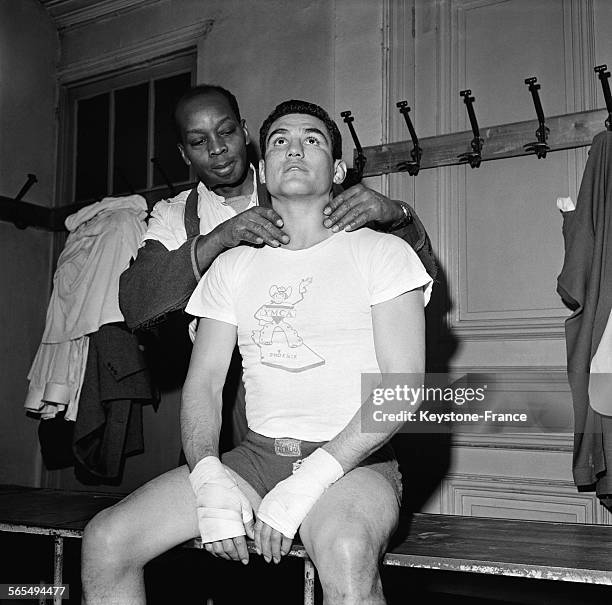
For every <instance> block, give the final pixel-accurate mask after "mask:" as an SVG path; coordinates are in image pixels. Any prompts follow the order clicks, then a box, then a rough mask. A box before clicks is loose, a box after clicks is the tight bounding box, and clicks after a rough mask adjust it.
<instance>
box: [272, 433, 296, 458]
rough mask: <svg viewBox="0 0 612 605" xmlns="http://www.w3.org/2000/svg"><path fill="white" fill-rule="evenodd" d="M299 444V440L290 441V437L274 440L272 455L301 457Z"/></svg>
mask: <svg viewBox="0 0 612 605" xmlns="http://www.w3.org/2000/svg"><path fill="white" fill-rule="evenodd" d="M301 443H302V441H301V440H300V439H292V438H291V437H282V438H277V439H274V453H275V454H276V455H277V456H291V457H294V456H301V455H302V447H301Z"/></svg>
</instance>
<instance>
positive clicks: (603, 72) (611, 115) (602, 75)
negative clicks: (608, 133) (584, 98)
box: [594, 65, 612, 130]
mask: <svg viewBox="0 0 612 605" xmlns="http://www.w3.org/2000/svg"><path fill="white" fill-rule="evenodd" d="M607 69H608V66H607V65H598V66H597V67H595V68H594V71H595V73H596V74H597V77H598V78H599V80H600V81H601V87H602V89H603V95H604V99H605V101H606V109H607V110H608V118H607V120H606V128H607V129H608V130H612V95H611V94H610V84H609V83H608V79H609V78H610V72H609V71H607Z"/></svg>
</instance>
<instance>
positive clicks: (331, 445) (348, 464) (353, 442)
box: [323, 403, 404, 473]
mask: <svg viewBox="0 0 612 605" xmlns="http://www.w3.org/2000/svg"><path fill="white" fill-rule="evenodd" d="M365 405H371V404H370V403H366V404H365ZM403 425H404V423H403V422H394V423H391V422H385V423H384V426H383V427H381V429H383V428H384V429H385V430H386V432H384V433H364V432H363V431H362V424H361V410H359V411H358V412H357V413H356V414H355V415H354V416H353V417H352V418H351V420H350V422H349V423H348V424H347V425H346V426H345V427H344V428H343V429H342V430H341V431H340V432H339V433H338V434H337V435H336V436H335V437H334V438H333V439H331V440H330V441H328V442H327V443H326V444H325V445H324V446H323V449H324V450H326V451H327V453H328V454H331V455H332V456H333V457H334V458H335V459H336V460H337V461H338V462H339V463H340V465H341V466H342V470H343V471H344V472H345V473H348V472H349V471H350V470H352V469H354V468H355V467H356V466H357V465H358V464H359V463H360V462H362V461H363V460H365V459H366V458H367V457H368V456H369V455H370V454H373V453H374V452H375V451H377V450H378V449H380V448H381V447H382V446H383V445H384V444H385V443H387V442H388V441H389V440H390V439H391V437H393V435H395V433H397V431H399V429H400V428H401V427H402V426H403Z"/></svg>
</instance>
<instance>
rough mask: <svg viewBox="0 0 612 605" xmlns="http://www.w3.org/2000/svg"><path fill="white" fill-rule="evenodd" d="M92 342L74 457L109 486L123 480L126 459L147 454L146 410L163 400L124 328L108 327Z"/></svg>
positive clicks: (136, 344) (135, 339)
mask: <svg viewBox="0 0 612 605" xmlns="http://www.w3.org/2000/svg"><path fill="white" fill-rule="evenodd" d="M89 342H90V344H89V355H88V358H87V369H86V371H85V379H84V382H83V388H82V390H81V399H80V401H79V414H78V416H77V420H76V424H75V427H74V435H73V442H72V443H73V452H74V455H75V458H76V459H77V460H78V462H79V463H80V464H81V465H82V466H83V467H84V468H85V469H86V471H87V472H88V473H90V474H91V475H93V476H95V477H98V478H100V479H101V480H106V481H108V480H113V479H118V478H120V475H121V471H122V468H123V462H124V460H125V458H126V457H127V456H130V455H133V454H137V453H141V452H142V451H143V449H144V440H143V435H142V405H143V404H146V403H153V404H155V405H156V404H157V402H158V400H159V398H158V396H157V394H156V392H155V389H154V387H153V385H152V382H151V377H150V374H149V371H148V369H147V363H146V360H145V357H144V355H143V352H142V350H141V348H140V346H139V341H138V337H137V336H135V335H134V334H132V333H131V332H130V331H128V330H127V328H126V327H125V324H110V325H104V326H102V327H101V328H100V330H99V331H97V332H94V333H93V334H91V335H90V338H89ZM91 482H92V481H88V483H91ZM99 482H101V481H99Z"/></svg>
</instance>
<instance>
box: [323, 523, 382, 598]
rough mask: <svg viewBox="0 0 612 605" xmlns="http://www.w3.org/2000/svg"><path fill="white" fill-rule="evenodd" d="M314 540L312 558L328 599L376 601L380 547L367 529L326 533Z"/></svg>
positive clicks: (379, 590) (379, 584) (378, 582)
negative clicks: (315, 542) (315, 541)
mask: <svg viewBox="0 0 612 605" xmlns="http://www.w3.org/2000/svg"><path fill="white" fill-rule="evenodd" d="M317 542H318V543H317V544H316V546H315V548H314V551H315V552H314V553H313V559H314V560H315V564H316V567H317V571H318V573H319V578H320V581H321V586H322V587H323V592H324V594H325V595H326V601H327V602H329V603H370V602H378V601H377V599H378V597H379V596H380V597H382V587H381V583H380V575H379V561H380V558H381V556H382V547H381V545H380V544H378V543H377V541H376V540H375V539H374V538H373V537H372V535H371V534H370V533H369V532H368V531H367V530H366V529H361V530H355V528H353V529H352V530H351V531H350V532H338V531H336V532H329V533H327V535H322V536H321V537H320V539H319V540H317Z"/></svg>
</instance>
